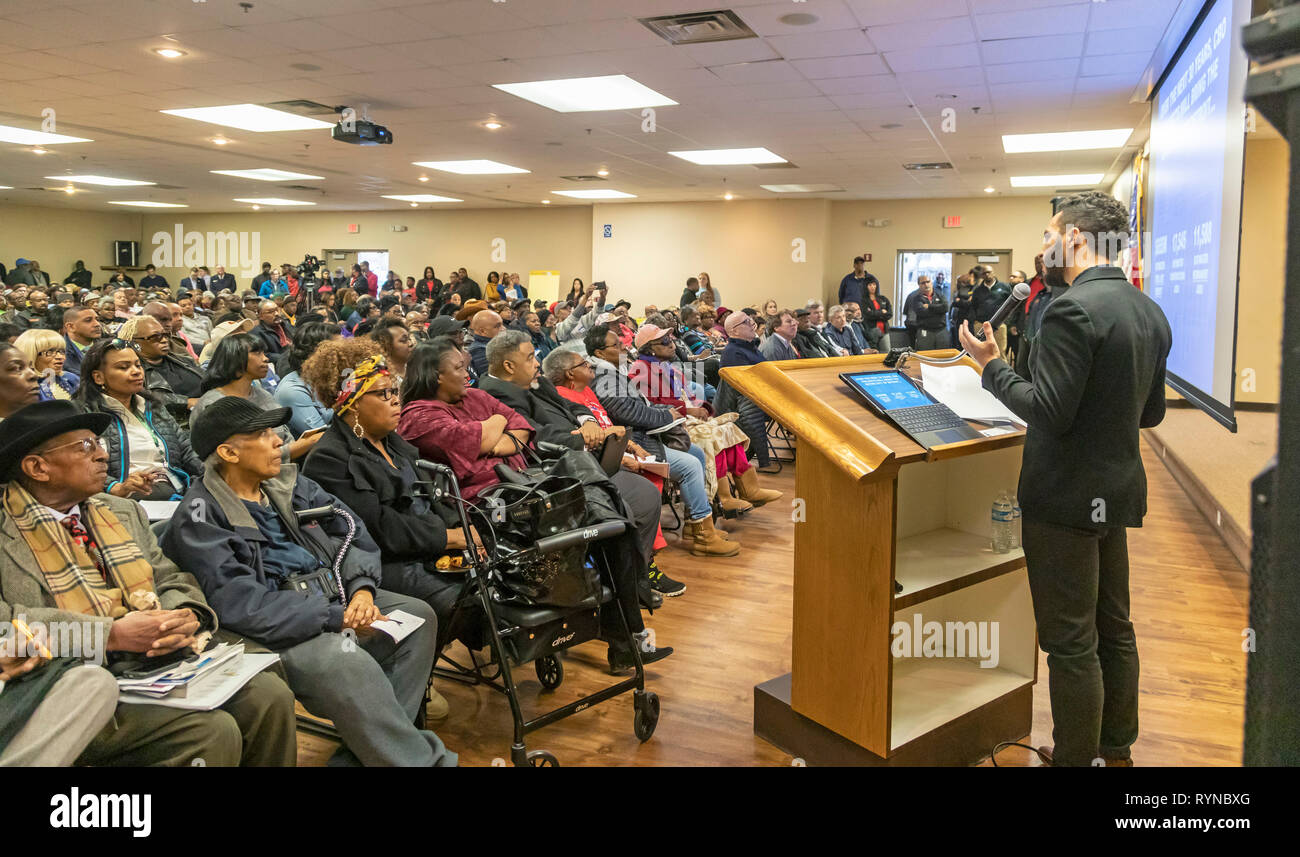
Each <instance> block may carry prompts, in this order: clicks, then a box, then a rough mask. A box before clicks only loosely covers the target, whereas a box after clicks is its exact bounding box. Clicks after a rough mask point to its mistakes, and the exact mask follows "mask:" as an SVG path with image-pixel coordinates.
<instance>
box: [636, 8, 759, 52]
mask: <svg viewBox="0 0 1300 857" xmlns="http://www.w3.org/2000/svg"><path fill="white" fill-rule="evenodd" d="M637 20H639V21H640V22H641V23H642V24H645V25H646V26H647V27H648V28H650V31H651V32H653V33H654V34H655V35H657V36H659V37H660V38H661V39H663V40H664V41H666V42H668V43H669V44H674V45H701V44H704V43H706V42H726V41H730V40H732V39H754V38H757V37H758V34H757V33H755V32H754V31H753V30H751V29H749V27H748V26H747V25H746V24H745V22H744V21H742V20H740V16H739V15H737V14H736V13H735V12H732V11H731V10H730V9H719V10H717V11H715V12H687V13H685V14H681V15H660V16H658V17H656V18H638V19H637Z"/></svg>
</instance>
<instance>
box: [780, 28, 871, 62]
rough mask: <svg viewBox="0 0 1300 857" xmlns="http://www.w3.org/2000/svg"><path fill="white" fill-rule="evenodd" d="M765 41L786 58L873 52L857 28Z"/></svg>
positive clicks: (866, 39)
mask: <svg viewBox="0 0 1300 857" xmlns="http://www.w3.org/2000/svg"><path fill="white" fill-rule="evenodd" d="M767 43H768V44H769V45H771V46H772V47H773V48H775V49H776V51H777V53H779V54H781V56H783V57H785V58H786V59H816V58H818V57H840V56H850V55H853V54H870V53H875V48H874V47H873V46H872V44H871V41H870V40H869V39H868V38H867V37H866V36H865V35H864V34H863V32H862V31H861V30H859V29H857V28H854V29H852V30H837V31H835V32H829V33H800V34H798V35H792V36H771V37H769V38H768V39H767Z"/></svg>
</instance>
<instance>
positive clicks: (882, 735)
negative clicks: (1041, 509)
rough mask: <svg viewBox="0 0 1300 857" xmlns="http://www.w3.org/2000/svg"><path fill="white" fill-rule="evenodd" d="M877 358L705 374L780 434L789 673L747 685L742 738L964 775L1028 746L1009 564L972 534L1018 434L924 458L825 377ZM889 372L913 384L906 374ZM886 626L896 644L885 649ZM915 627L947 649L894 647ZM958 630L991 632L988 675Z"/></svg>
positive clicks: (1026, 655)
mask: <svg viewBox="0 0 1300 857" xmlns="http://www.w3.org/2000/svg"><path fill="white" fill-rule="evenodd" d="M956 353H957V352H955V351H935V352H928V354H929V355H931V356H934V357H948V356H953V355H955V354H956ZM884 359H885V358H884V355H881V354H874V355H866V356H861V357H834V358H825V359H818V360H784V361H775V362H767V363H760V364H757V365H755V366H748V367H731V368H726V369H723V370H722V377H723V379H724V380H726V381H727V383H729V384H731V385H732V386H733V387H735V388H736V389H737V390H738V391H740V392H741V393H744V394H745V395H746V396H748V397H749V398H750V399H751V400H753V401H754V402H755V403H756V404H757V405H758V406H759V407H761V408H762V409H763V410H764V411H766V412H767V413H768V414H769V415H771V416H772V417H774V418H775V419H776V420H777V421H778V422H780V423H781V425H783V426H784V427H785V428H786V429H787V430H789V431H790V432H792V433H793V434H794V435H795V437H796V438H797V450H798V451H797V469H796V476H795V486H796V492H795V493H796V498H795V505H794V507H793V515H794V520H795V522H796V523H795V532H794V633H793V643H792V647H791V648H792V652H791V667H792V670H791V672H790V673H787V674H786V675H783V676H780V677H777V678H774V679H771V680H770V681H766V682H763V683H762V684H759V685H756V686H755V688H754V732H755V733H756V734H757V735H758V736H759V737H761V738H763V739H765V740H767V741H769V742H771V743H772V744H775V745H776V746H778V747H780V748H782V749H783V750H785V751H786V752H788V753H791V754H793V755H795V756H797V757H800V758H802V759H804V760H805V761H806V762H807V763H808V764H824V765H844V764H860V765H909V764H910V765H917V764H921V765H924V764H931V765H933V764H950V765H966V764H973V763H975V762H977V761H979V760H980V759H982V758H984V757H986V756H988V755H989V753H990V752H991V751H992V749H993V746H994V745H995V744H997V743H998V742H999V741H1009V740H1014V739H1017V738H1020V737H1021V736H1024V735H1026V734H1028V733H1029V729H1030V722H1031V718H1032V708H1033V684H1034V682H1035V680H1036V678H1037V666H1038V657H1037V643H1036V638H1035V632H1034V617H1033V607H1032V604H1031V601H1030V595H1029V582H1028V577H1027V575H1026V572H1025V562H1024V553H1023V552H1022V551H1021V550H1019V549H1014V550H1012V551H1011V552H1010V553H1001V554H999V553H994V552H993V550H992V548H991V546H990V538H989V535H990V509H991V507H992V504H993V500H994V498H995V497H996V496H997V494H998V493H999V492H1000V491H1001V490H1003V489H1010V490H1012V491H1013V492H1014V491H1015V488H1016V483H1017V480H1018V477H1019V474H1020V455H1021V447H1022V446H1023V444H1024V432H1023V431H1017V432H1014V433H1010V434H1002V435H998V436H995V437H988V438H982V439H979V440H971V441H963V442H960V443H954V444H948V445H946V446H939V447H934V448H932V449H930V450H928V451H927V450H926V449H925V448H923V447H921V446H920V445H918V444H917V443H916V442H915V441H913V440H912V438H911V437H909V436H908V435H906V434H904V433H903V432H901V431H900V430H899V429H898V428H897V427H895V426H894V425H893V424H892V423H890V422H887V421H885V420H883V419H881V418H879V417H877V416H876V415H875V413H874V412H872V411H871V410H870V409H869V408H868V407H867V406H866V405H865V404H864V403H863V402H862V401H861V400H860V399H859V398H858V397H857V396H856V395H855V394H854V393H852V392H850V390H849V388H848V385H846V384H845V383H844V382H843V381H841V380H840V379H839V374H840V373H841V372H853V371H867V370H871V369H884V368H885V367H884V366H883V361H884ZM970 365H971V366H972V367H974V366H975V364H974V363H973V362H972V363H971V364H970ZM976 368H977V367H976ZM905 371H906V372H907V373H908V374H909V375H911V376H912V377H914V378H917V379H919V378H920V363H919V362H918V361H915V360H912V361H909V362H908V365H907V366H906V368H905ZM977 371H978V368H977ZM975 428H983V426H979V425H975ZM895 581H898V583H900V584H902V587H903V589H902V591H901V592H898V593H897V594H895V587H894V582H895ZM895 623H906V624H907V627H908V628H909V629H911V630H908V631H906V633H908V634H911V639H909V640H902V639H901V636H902V634H903V633H904V632H903V631H902V630H901V629H900V632H899V634H898V637H897V638H896V635H895V633H894V630H895V628H896V626H895ZM928 623H939V624H938V626H937V627H940V628H942V629H943V632H944V639H945V640H948V639H951V641H952V643H951V644H950V645H949V646H948V647H947V650H946V651H945V652H943V653H942V655H943V656H939V657H934V656H928V657H922V656H914V654H915V653H912V652H910V651H909V649H912V648H915V649H920V650H922V651H924V650H925V648H926V646H925V645H922V646H916V645H915V643H916V642H922V643H923V644H924V642H925V641H926V639H927V638H930V639H931V640H932V639H933V630H934V628H935V627H936V626H934V625H929V624H928ZM965 623H975V625H974V627H975V628H976V629H977V630H976V634H977V635H978V633H979V630H978V629H980V628H983V629H984V630H985V631H986V634H985V641H986V642H989V643H992V642H993V640H994V638H993V637H992V634H993V632H994V630H995V629H996V633H997V637H996V643H997V645H996V647H994V648H995V651H996V653H997V656H996V663H994V662H993V661H994V659H992V658H989V659H985V663H984V665H983V666H982V665H981V658H980V657H979V656H978V654H977V651H978V649H977V648H976V647H975V646H972V645H970V644H969V642H970V641H971V637H970V628H971V627H972V626H969V625H967V624H965ZM981 623H986V624H981ZM994 623H996V624H994ZM950 628H952V629H954V630H952V631H949V629H950ZM963 640H965V641H967V646H966V648H964V649H963V648H962V647H961V646H960V645H959V643H960V642H961V641H963ZM975 642H978V640H976V641H975ZM895 650H897V652H896V651H895ZM933 652H934V649H933V648H931V649H930V650H929V653H930V654H933ZM954 653H956V654H966V655H967V656H966V657H959V656H954ZM971 655H973V656H971Z"/></svg>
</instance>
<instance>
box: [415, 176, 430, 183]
mask: <svg viewBox="0 0 1300 857" xmlns="http://www.w3.org/2000/svg"><path fill="white" fill-rule="evenodd" d="M428 180H429V177H428V176H420V178H419V179H417V181H422V182H427V181H428Z"/></svg>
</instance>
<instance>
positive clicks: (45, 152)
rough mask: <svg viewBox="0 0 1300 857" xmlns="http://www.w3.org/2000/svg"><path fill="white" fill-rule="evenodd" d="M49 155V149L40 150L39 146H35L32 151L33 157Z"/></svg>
mask: <svg viewBox="0 0 1300 857" xmlns="http://www.w3.org/2000/svg"><path fill="white" fill-rule="evenodd" d="M49 153H50V150H49V149H42V148H41V147H40V146H36V147H35V148H33V149H32V154H33V155H48V154H49Z"/></svg>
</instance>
